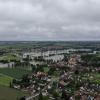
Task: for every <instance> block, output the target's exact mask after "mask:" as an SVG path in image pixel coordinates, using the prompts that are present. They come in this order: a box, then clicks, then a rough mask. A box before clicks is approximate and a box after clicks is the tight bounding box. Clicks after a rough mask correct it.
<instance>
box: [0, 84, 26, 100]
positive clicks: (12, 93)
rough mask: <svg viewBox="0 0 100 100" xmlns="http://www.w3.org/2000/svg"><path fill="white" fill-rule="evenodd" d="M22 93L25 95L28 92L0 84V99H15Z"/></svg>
mask: <svg viewBox="0 0 100 100" xmlns="http://www.w3.org/2000/svg"><path fill="white" fill-rule="evenodd" d="M24 95H25V96H27V95H28V94H26V93H23V92H21V91H18V90H15V89H12V88H9V87H4V86H1V85H0V100H17V98H20V97H22V96H24Z"/></svg>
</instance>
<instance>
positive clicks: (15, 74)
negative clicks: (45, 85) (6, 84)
mask: <svg viewBox="0 0 100 100" xmlns="http://www.w3.org/2000/svg"><path fill="white" fill-rule="evenodd" d="M0 73H1V74H4V75H7V76H9V77H12V78H15V79H20V78H21V77H22V76H23V75H25V74H30V73H31V71H27V70H23V69H17V68H14V69H10V68H1V69H0Z"/></svg>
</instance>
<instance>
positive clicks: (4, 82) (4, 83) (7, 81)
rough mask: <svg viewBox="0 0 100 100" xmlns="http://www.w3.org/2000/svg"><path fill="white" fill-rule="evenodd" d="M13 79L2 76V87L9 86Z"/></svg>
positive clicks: (0, 83) (0, 82)
mask: <svg viewBox="0 0 100 100" xmlns="http://www.w3.org/2000/svg"><path fill="white" fill-rule="evenodd" d="M12 79H13V78H12V77H9V76H6V75H3V74H0V85H2V86H9V84H10V82H11V81H12Z"/></svg>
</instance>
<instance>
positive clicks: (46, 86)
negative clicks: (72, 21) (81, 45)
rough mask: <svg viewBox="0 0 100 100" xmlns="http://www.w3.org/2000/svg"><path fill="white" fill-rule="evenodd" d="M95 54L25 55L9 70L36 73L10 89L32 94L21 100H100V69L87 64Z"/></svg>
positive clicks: (14, 82) (14, 80) (73, 50)
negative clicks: (21, 69)
mask: <svg viewBox="0 0 100 100" xmlns="http://www.w3.org/2000/svg"><path fill="white" fill-rule="evenodd" d="M91 51H92V50H89V49H78V50H77V49H76V50H75V49H70V50H52V51H45V52H43V51H42V52H40V51H39V52H27V53H26V52H25V53H23V55H22V56H20V63H19V62H14V61H13V62H10V61H9V62H8V63H9V65H8V67H9V68H14V67H18V66H19V65H20V66H23V67H24V68H26V66H28V68H30V70H32V73H30V74H26V75H23V77H22V78H21V79H20V80H17V79H13V80H12V82H10V87H11V88H15V89H18V90H21V91H24V92H27V93H29V96H24V97H22V98H20V100H100V67H98V65H97V66H95V67H93V66H92V64H91V62H90V64H88V63H87V62H86V57H87V56H91V55H94V56H95V55H96V53H97V52H94V51H93V52H91ZM16 56H18V55H17V54H16ZM87 58H88V57H87Z"/></svg>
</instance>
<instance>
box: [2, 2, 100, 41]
mask: <svg viewBox="0 0 100 100" xmlns="http://www.w3.org/2000/svg"><path fill="white" fill-rule="evenodd" d="M59 40H61V41H70V40H72V41H75V40H76V41H85V40H86V41H87V40H88V41H92V40H93V41H94V40H96V41H98V40H100V0H0V41H59Z"/></svg>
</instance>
